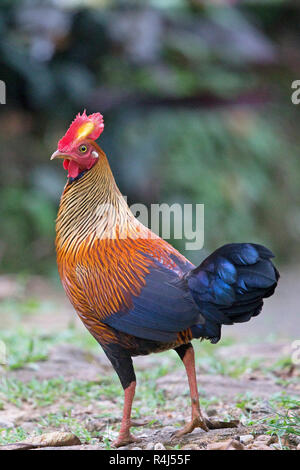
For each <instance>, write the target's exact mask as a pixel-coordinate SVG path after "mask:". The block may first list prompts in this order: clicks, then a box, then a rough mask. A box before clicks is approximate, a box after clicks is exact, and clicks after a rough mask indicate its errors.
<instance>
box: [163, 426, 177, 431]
mask: <svg viewBox="0 0 300 470" xmlns="http://www.w3.org/2000/svg"><path fill="white" fill-rule="evenodd" d="M176 430H177V428H175V427H174V426H165V427H164V428H163V431H164V432H175V431H176Z"/></svg>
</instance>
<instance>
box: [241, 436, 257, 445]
mask: <svg viewBox="0 0 300 470" xmlns="http://www.w3.org/2000/svg"><path fill="white" fill-rule="evenodd" d="M253 441H254V437H253V436H252V434H245V435H244V436H240V442H241V443H242V444H244V445H245V446H247V445H248V444H250V443H251V442H253Z"/></svg>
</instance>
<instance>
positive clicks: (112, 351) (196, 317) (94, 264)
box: [51, 112, 279, 446]
mask: <svg viewBox="0 0 300 470" xmlns="http://www.w3.org/2000/svg"><path fill="white" fill-rule="evenodd" d="M103 128H104V124H103V118H102V116H101V114H100V113H95V114H91V115H89V116H88V115H86V112H84V113H83V114H82V115H80V114H78V115H77V117H76V119H75V120H74V121H73V122H72V124H71V126H70V128H69V129H68V131H67V132H66V134H65V136H64V137H63V138H62V139H61V140H60V141H59V143H58V149H57V150H56V152H54V153H53V155H52V157H51V160H52V159H55V158H62V159H63V166H64V169H65V170H67V172H68V180H67V183H66V186H65V188H64V191H63V194H62V197H61V201H60V206H59V211H58V216H57V221H56V252H57V264H58V269H59V274H60V278H61V281H62V284H63V287H64V289H65V291H66V293H67V296H68V297H69V299H70V301H71V303H72V305H73V306H74V308H75V310H76V311H77V313H78V315H79V317H80V318H81V320H82V321H83V323H84V325H85V326H86V328H87V329H88V330H89V331H90V333H91V334H92V335H93V336H94V337H95V338H96V340H97V341H98V342H99V343H100V345H101V346H102V348H103V350H104V352H105V354H106V355H107V357H108V359H109V360H110V362H111V364H112V365H113V367H114V369H115V371H116V372H117V374H118V376H119V378H120V381H121V384H122V386H123V389H124V395H125V401H124V409H123V418H122V423H121V428H120V433H119V437H118V440H117V441H116V442H115V445H116V446H122V445H125V444H127V443H130V442H133V441H134V437H133V436H132V435H131V434H130V427H131V407H132V401H133V398H134V393H135V386H136V378H135V373H134V369H133V364H132V357H133V356H137V355H146V354H150V353H153V352H160V351H165V350H168V349H174V350H175V351H176V352H177V354H178V355H179V356H180V358H181V360H182V362H183V364H184V366H185V369H186V373H187V376H188V382H189V388H190V396H191V402H192V416H191V421H190V422H189V423H188V424H187V425H186V426H185V427H184V428H183V429H182V430H181V431H179V432H178V433H177V435H178V436H180V435H183V434H186V433H189V432H191V431H193V429H195V428H196V427H200V428H202V429H204V430H206V431H207V430H208V429H210V428H213V427H215V426H216V422H215V423H213V422H211V421H210V420H208V418H206V417H205V416H204V415H203V414H202V412H201V409H200V406H199V397H198V391H197V383H196V373H195V362H194V351H193V347H192V345H191V340H192V339H198V338H199V339H208V340H210V341H211V342H212V343H216V342H218V341H219V339H220V337H221V327H222V325H231V324H233V323H237V322H246V321H248V320H250V318H251V317H253V316H256V315H258V314H259V313H260V311H261V309H262V306H263V299H264V298H265V297H269V296H270V295H272V294H273V292H274V289H275V287H276V285H277V281H278V278H279V274H278V272H277V270H276V268H275V267H274V265H273V264H272V262H271V258H272V256H273V255H272V253H271V251H270V250H268V249H267V248H265V247H264V246H261V245H256V244H254V243H232V244H229V245H225V246H222V247H221V248H219V249H217V250H216V251H215V252H213V253H212V254H211V255H210V256H208V258H206V259H205V260H204V261H203V262H202V263H201V264H200V265H199V266H198V267H195V266H194V265H193V264H192V263H190V262H189V261H188V260H187V259H186V258H185V257H184V256H182V255H181V254H180V253H179V252H178V251H177V250H175V249H174V248H173V247H172V246H171V245H169V244H168V243H167V242H166V241H164V240H162V239H161V238H160V237H158V236H157V235H155V234H154V233H153V232H151V231H150V230H149V229H148V228H146V227H145V226H144V225H142V224H141V223H140V222H139V221H138V220H137V219H136V218H135V217H134V216H133V214H132V213H131V211H130V209H129V208H128V206H127V204H126V202H125V199H124V198H123V196H122V194H121V193H120V191H119V189H118V187H117V185H116V182H115V180H114V177H113V175H112V172H111V169H110V166H109V163H108V161H107V158H106V155H105V153H104V152H103V150H102V149H101V148H100V147H99V146H98V145H97V143H96V142H95V141H96V139H97V138H98V137H99V136H100V134H101V133H102V131H103Z"/></svg>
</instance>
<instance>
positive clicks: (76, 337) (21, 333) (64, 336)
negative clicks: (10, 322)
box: [0, 327, 102, 370]
mask: <svg viewBox="0 0 300 470" xmlns="http://www.w3.org/2000/svg"><path fill="white" fill-rule="evenodd" d="M0 340H1V341H3V342H4V343H5V345H6V349H7V364H6V367H7V368H8V369H10V370H12V369H19V368H21V367H24V366H25V365H27V366H28V365H33V364H34V363H35V362H38V361H44V360H46V359H47V357H48V352H49V349H50V348H51V347H53V346H54V345H55V344H62V343H69V344H74V345H76V346H78V347H81V348H82V349H85V350H88V351H91V352H93V351H94V352H96V353H99V354H101V353H102V350H101V348H100V346H99V344H98V343H97V342H96V340H95V339H94V338H93V337H92V336H91V335H90V334H88V333H85V332H81V331H79V330H77V329H75V328H73V327H69V328H68V329H66V330H64V331H62V332H58V333H51V334H49V335H45V333H41V332H39V331H38V330H34V331H32V330H31V331H28V330H26V329H24V328H18V329H16V330H14V331H10V330H8V331H1V332H0Z"/></svg>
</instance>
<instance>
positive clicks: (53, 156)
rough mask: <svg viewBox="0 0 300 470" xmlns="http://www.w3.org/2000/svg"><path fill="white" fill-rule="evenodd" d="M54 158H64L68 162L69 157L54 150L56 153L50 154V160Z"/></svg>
mask: <svg viewBox="0 0 300 470" xmlns="http://www.w3.org/2000/svg"><path fill="white" fill-rule="evenodd" d="M55 158H66V159H68V160H70V155H66V154H65V153H61V152H60V151H59V150H56V152H54V153H52V155H51V157H50V160H54V159H55Z"/></svg>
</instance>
